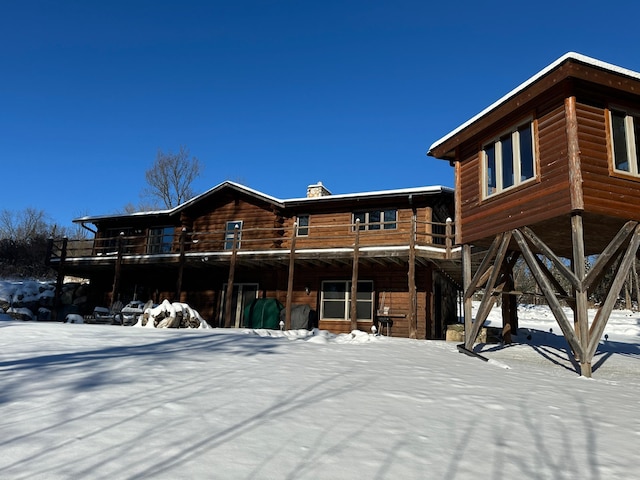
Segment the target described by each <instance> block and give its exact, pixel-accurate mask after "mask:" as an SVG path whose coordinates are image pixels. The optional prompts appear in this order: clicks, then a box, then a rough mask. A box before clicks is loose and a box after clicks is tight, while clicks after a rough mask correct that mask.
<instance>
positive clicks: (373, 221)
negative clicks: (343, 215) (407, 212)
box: [352, 209, 398, 230]
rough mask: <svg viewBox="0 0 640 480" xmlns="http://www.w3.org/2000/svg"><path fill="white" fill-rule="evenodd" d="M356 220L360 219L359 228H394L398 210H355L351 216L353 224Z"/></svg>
mask: <svg viewBox="0 0 640 480" xmlns="http://www.w3.org/2000/svg"><path fill="white" fill-rule="evenodd" d="M356 220H360V230H381V229H382V230H395V229H396V228H397V222H398V211H397V210H396V209H390V210H371V211H368V212H356V213H354V214H353V216H352V223H353V224H354V225H355V223H356ZM354 228H355V227H354Z"/></svg>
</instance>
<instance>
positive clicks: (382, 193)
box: [74, 181, 453, 223]
mask: <svg viewBox="0 0 640 480" xmlns="http://www.w3.org/2000/svg"><path fill="white" fill-rule="evenodd" d="M225 187H231V188H234V189H236V190H240V191H244V192H245V193H247V194H249V195H251V196H252V197H256V198H259V199H263V200H265V201H267V202H270V203H274V204H277V205H280V206H283V207H286V206H289V205H290V204H295V203H300V202H304V203H307V202H309V203H313V202H318V201H331V200H341V199H349V198H369V197H387V196H401V195H412V194H422V193H424V194H437V193H444V192H447V193H453V189H452V188H449V187H444V186H441V185H434V186H426V187H412V188H401V189H395V190H379V191H372V192H359V193H344V194H338V195H325V196H321V197H308V198H307V197H302V198H291V199H286V200H283V199H279V198H276V197H273V196H271V195H267V194H265V193H262V192H259V191H258V190H254V189H253V188H250V187H247V186H245V185H241V184H239V183H235V182H231V181H225V182H222V183H220V184H218V185H216V186H215V187H212V188H210V189H209V190H207V191H206V192H204V193H201V194H200V195H196V196H195V197H193V198H191V199H190V200H187V201H186V202H184V203H182V204H180V205H178V206H177V207H174V208H171V209H165V210H153V211H147V212H135V213H123V214H115V215H95V216H94V215H91V216H85V217H80V218H76V219H75V220H74V222H81V223H82V222H95V221H98V220H106V219H111V218H122V217H136V216H154V215H172V214H175V213H178V212H180V211H181V210H183V209H185V208H187V207H188V206H190V205H193V204H194V203H197V202H198V201H199V200H201V199H202V198H204V197H206V196H208V195H211V194H213V193H214V192H217V191H219V190H221V189H223V188H225Z"/></svg>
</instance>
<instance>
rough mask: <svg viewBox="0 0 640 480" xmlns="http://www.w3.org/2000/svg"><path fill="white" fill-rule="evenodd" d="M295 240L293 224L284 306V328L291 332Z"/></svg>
mask: <svg viewBox="0 0 640 480" xmlns="http://www.w3.org/2000/svg"><path fill="white" fill-rule="evenodd" d="M296 238H298V222H295V223H294V224H293V233H292V234H291V251H290V253H289V276H288V278H287V301H286V305H285V312H284V313H285V317H284V328H285V330H291V302H292V297H293V273H294V265H295V258H296Z"/></svg>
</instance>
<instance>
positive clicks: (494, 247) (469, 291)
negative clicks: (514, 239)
mask: <svg viewBox="0 0 640 480" xmlns="http://www.w3.org/2000/svg"><path fill="white" fill-rule="evenodd" d="M503 238H504V233H501V234H498V235H496V236H495V238H494V239H493V242H491V246H490V247H489V249H488V250H487V251H486V252H485V256H484V258H483V259H482V262H481V263H480V267H478V270H477V271H476V273H475V275H474V276H473V278H472V279H471V281H470V282H469V285H468V287H467V288H465V291H464V297H465V298H470V297H471V296H473V294H474V292H475V291H476V288H477V286H478V284H480V280H481V279H482V278H483V275H484V274H485V273H486V271H487V269H488V268H490V267H491V262H492V261H493V257H494V256H495V254H496V252H497V251H498V248H499V247H500V242H501V241H502V239H503ZM469 266H471V262H469Z"/></svg>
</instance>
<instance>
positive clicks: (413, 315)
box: [407, 208, 418, 338]
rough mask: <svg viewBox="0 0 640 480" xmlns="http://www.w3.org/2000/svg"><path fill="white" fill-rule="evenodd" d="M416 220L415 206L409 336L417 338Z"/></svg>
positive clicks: (411, 256)
mask: <svg viewBox="0 0 640 480" xmlns="http://www.w3.org/2000/svg"><path fill="white" fill-rule="evenodd" d="M416 221H417V215H416V210H415V208H414V209H413V215H411V228H410V230H409V272H408V274H407V275H408V277H409V278H408V280H409V338H416V337H417V333H418V312H417V310H418V294H417V291H416Z"/></svg>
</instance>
